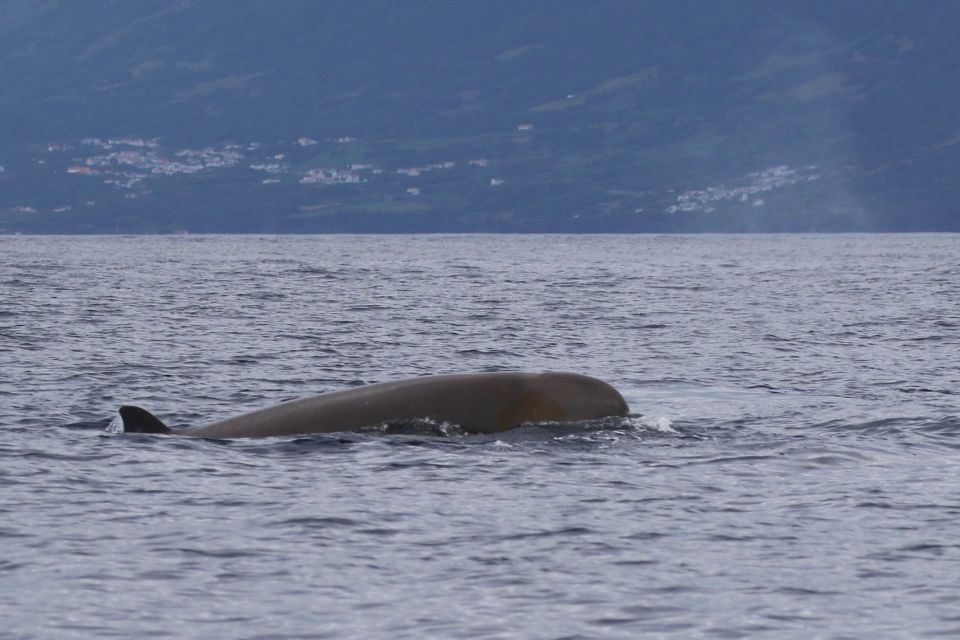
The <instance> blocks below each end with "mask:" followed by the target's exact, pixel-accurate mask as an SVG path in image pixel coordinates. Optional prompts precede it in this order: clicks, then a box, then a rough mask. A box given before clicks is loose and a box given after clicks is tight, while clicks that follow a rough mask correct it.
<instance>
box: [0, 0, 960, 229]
mask: <svg viewBox="0 0 960 640" xmlns="http://www.w3.org/2000/svg"><path fill="white" fill-rule="evenodd" d="M958 19H960V5H956V4H955V3H951V2H941V1H938V0H933V1H931V2H927V3H922V4H919V5H912V4H908V3H905V2H895V1H892V0H875V1H870V2H861V1H849V2H844V3H836V2H826V1H824V0H814V1H813V2H796V3H768V2H762V1H760V0H733V1H731V2H725V3H710V4H704V3H700V2H693V1H689V0H686V1H685V0H679V1H676V0H675V1H673V2H663V1H652V2H644V3H638V2H604V3H578V2H577V3H574V2H550V3H547V2H528V3H521V4H520V5H519V6H515V5H514V4H511V3H507V2H484V3H473V4H472V5H466V4H462V3H450V2H444V1H439V0H434V1H428V0H420V1H414V2H404V3H393V2H374V1H365V2H339V1H333V2H323V3H317V2H311V1H308V0H287V1H285V2H282V3H269V2H258V1H251V2H242V3H230V4H223V3H211V2H203V1H199V0H197V1H181V2H174V3H171V2H167V1H160V0H123V1H121V0H91V1H90V2H84V3H75V2H69V1H66V0H64V1H56V0H47V1H43V2H20V1H13V0H6V1H4V2H0V58H2V60H3V64H2V65H0V83H2V85H3V86H4V91H3V93H2V94H0V135H2V136H3V139H4V140H5V141H6V142H5V144H4V146H3V148H0V166H2V167H3V171H2V172H0V228H4V229H6V230H8V231H30V232H114V231H123V232H143V231H147V232H169V231H171V230H173V229H176V228H187V229H190V230H191V231H238V232H260V231H283V232H297V231H378V230H383V231H742V230H754V231H779V230H794V231H817V230H820V231H833V230H948V229H952V230H960V216H958V215H957V209H956V205H955V203H956V202H957V201H958V198H957V196H958V195H960V194H958V193H957V191H958V188H957V186H956V184H955V181H954V180H953V179H952V176H953V175H954V174H955V169H956V168H957V166H958V162H960V154H958V149H960V146H958V145H960V123H958V121H957V120H958V113H957V111H956V108H955V105H956V104H958V103H960V83H957V82H954V81H953V79H954V78H955V76H956V73H957V69H958V65H960V57H958V56H957V51H956V49H957V44H956V38H955V37H954V34H955V31H956V28H955V26H954V25H956V24H960V20H958ZM111 140H112V141H113V142H111Z"/></svg>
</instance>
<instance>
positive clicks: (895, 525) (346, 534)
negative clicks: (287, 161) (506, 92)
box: [0, 235, 960, 639]
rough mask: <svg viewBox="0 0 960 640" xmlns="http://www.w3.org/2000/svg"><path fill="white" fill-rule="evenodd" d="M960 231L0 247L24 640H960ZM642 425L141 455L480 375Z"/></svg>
mask: <svg viewBox="0 0 960 640" xmlns="http://www.w3.org/2000/svg"><path fill="white" fill-rule="evenodd" d="M957 265H960V237H958V236H955V235H907V236H809V237H802V236H663V237H653V236H630V237H628V236H602V237H597V236H592V237H591V236H506V237H504V236H500V237H489V236H452V237H450V236H422V237H416V236H390V237H379V236H360V237H356V236H331V237H113V238H103V237H100V238H94V237H83V238H80V237H46V238H42V237H0V300H2V304H0V425H2V428H3V430H4V438H3V441H2V442H0V543H2V549H3V553H2V554H0V619H2V620H3V621H4V625H3V628H2V629H0V637H10V638H88V637H159V638H180V637H235V638H250V639H253V638H348V637H349V638H374V637H378V638H426V637H434V638H545V639H546V638H558V639H559V638H636V637H641V636H643V637H705V638H739V637H747V636H749V637H770V638H785V637H794V638H811V637H819V638H852V637H890V638H901V637H956V636H957V635H960V615H958V613H957V612H958V611H960V591H958V589H957V575H958V574H960V535H958V534H960V525H958V522H960V499H958V497H957V492H956V490H957V487H958V481H960V471H958V469H960V411H958V396H957V389H958V386H960V385H958V383H960V368H958V365H957V354H958V353H960V267H958V266H957ZM507 369H525V370H543V369H551V370H573V371H580V372H583V373H587V374H591V375H595V376H597V377H600V378H603V379H605V380H607V381H609V382H611V383H612V384H614V386H616V387H617V388H619V389H620V390H621V391H622V392H623V393H624V395H625V396H626V397H627V399H628V400H629V401H630V404H631V407H632V408H633V409H634V411H635V412H637V414H639V415H638V416H636V417H634V418H632V419H630V420H629V421H625V422H624V421H620V422H611V423H607V424H602V425H580V426H565V427H562V428H549V427H542V426H528V427H521V428H519V429H516V430H513V431H510V432H507V433H503V434H498V435H496V436H471V435H462V434H460V435H458V433H457V431H456V430H455V429H450V430H447V429H437V430H434V431H432V432H431V431H430V430H425V431H423V432H417V431H415V430H414V431H405V432H380V431H376V430H372V431H365V432H362V433H338V434H326V435H316V436H306V437H298V438H277V439H251V440H236V441H229V440H193V439H187V438H178V437H158V436H148V435H135V434H130V435H116V434H111V433H107V431H106V428H107V425H108V423H109V422H110V419H111V417H112V415H113V412H114V411H115V410H116V408H117V407H118V406H119V405H120V404H123V403H134V404H139V405H142V406H144V407H146V408H148V409H150V410H151V411H153V412H155V413H157V414H158V415H159V416H161V417H163V418H165V419H166V420H167V421H168V422H169V423H171V424H175V425H189V424H200V423H203V422H205V421H210V420H214V419H218V418H221V417H225V416H228V415H232V414H236V413H239V412H242V411H245V410H249V409H253V408H256V407H261V406H264V405H268V404H272V403H275V402H279V401H282V400H286V399H289V398H294V397H299V396H303V395H309V394H313V393H317V392H321V391H326V390H334V389H342V388H345V387H349V386H354V385H359V384H364V383H370V382H378V381H383V380H390V379H395V378H399V377H405V376H414V375H422V374H429V373H445V372H455V371H497V370H507Z"/></svg>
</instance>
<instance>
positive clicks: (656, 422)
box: [627, 416, 677, 433]
mask: <svg viewBox="0 0 960 640" xmlns="http://www.w3.org/2000/svg"><path fill="white" fill-rule="evenodd" d="M627 422H628V423H629V424H630V426H631V427H633V428H635V429H643V430H645V431H657V432H659V433H676V432H677V430H676V429H674V428H673V423H672V422H670V418H668V417H667V416H630V417H629V418H627Z"/></svg>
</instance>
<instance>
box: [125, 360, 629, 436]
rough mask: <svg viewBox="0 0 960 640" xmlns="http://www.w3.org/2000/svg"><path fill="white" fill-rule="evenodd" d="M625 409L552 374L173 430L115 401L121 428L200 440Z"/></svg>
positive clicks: (349, 397)
mask: <svg viewBox="0 0 960 640" xmlns="http://www.w3.org/2000/svg"><path fill="white" fill-rule="evenodd" d="M628 412H629V408H628V407H627V402H626V401H625V400H624V399H623V396H621V395H620V393H619V392H617V390H616V389H614V388H613V387H611V386H610V385H609V384H607V383H606V382H603V381H602V380H597V379H596V378H591V377H589V376H584V375H580V374H576V373H553V372H548V373H519V372H498V373H472V374H471V373H463V374H449V375H435V376H423V377H419V378H409V379H406V380H398V381H394V382H381V383H379V384H371V385H367V386H363V387H355V388H351V389H345V390H343V391H332V392H329V393H322V394H320V395H317V396H313V397H309V398H301V399H299V400H291V401H289V402H284V403H282V404H278V405H276V406H273V407H267V408H265V409H259V410H256V411H252V412H250V413H245V414H243V415H239V416H236V417H233V418H227V419H226V420H221V421H219V422H214V423H211V424H208V425H204V426H200V427H187V428H184V429H176V430H173V429H170V428H168V427H167V426H166V425H164V424H163V422H161V421H160V420H159V419H158V418H156V417H155V416H153V415H152V414H151V413H150V412H148V411H146V410H144V409H141V408H140V407H134V406H123V407H120V417H121V418H122V420H123V430H124V432H133V433H176V434H178V435H187V436H195V437H200V438H250V437H264V436H288V435H296V434H307V433H330V432H335V431H349V430H351V429H358V428H361V427H369V426H375V425H380V424H385V423H391V422H403V421H412V420H423V419H426V420H434V421H437V422H448V423H451V424H456V425H458V426H460V427H461V428H462V429H463V430H464V431H466V432H469V433H495V432H498V431H505V430H507V429H510V428H512V427H516V426H518V425H521V424H525V423H537V422H576V421H580V420H594V419H599V418H606V417H610V416H625V415H627V413H628Z"/></svg>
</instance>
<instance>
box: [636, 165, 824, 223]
mask: <svg viewBox="0 0 960 640" xmlns="http://www.w3.org/2000/svg"><path fill="white" fill-rule="evenodd" d="M816 168H817V167H816V166H815V165H811V166H808V167H805V168H803V169H793V168H791V167H789V166H787V165H779V166H776V167H770V168H769V169H764V170H763V171H756V172H753V173H748V174H747V175H746V176H744V177H743V179H742V180H743V182H744V184H741V185H740V186H734V187H728V186H725V185H716V186H712V187H707V188H706V189H694V190H692V191H685V192H683V193H681V194H680V195H678V196H677V200H676V204H672V205H670V206H669V207H667V208H666V212H667V213H692V212H703V213H711V212H713V211H716V205H717V204H718V203H720V202H723V201H731V200H735V201H738V202H742V203H744V204H749V205H750V206H754V207H762V206H764V204H766V202H765V200H764V199H763V198H760V197H757V196H758V194H762V193H765V192H768V191H773V190H774V189H779V188H782V187H787V186H790V185H794V184H797V183H801V182H813V181H816V180H819V179H820V175H819V174H818V173H815V171H816ZM638 212H639V211H638Z"/></svg>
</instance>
